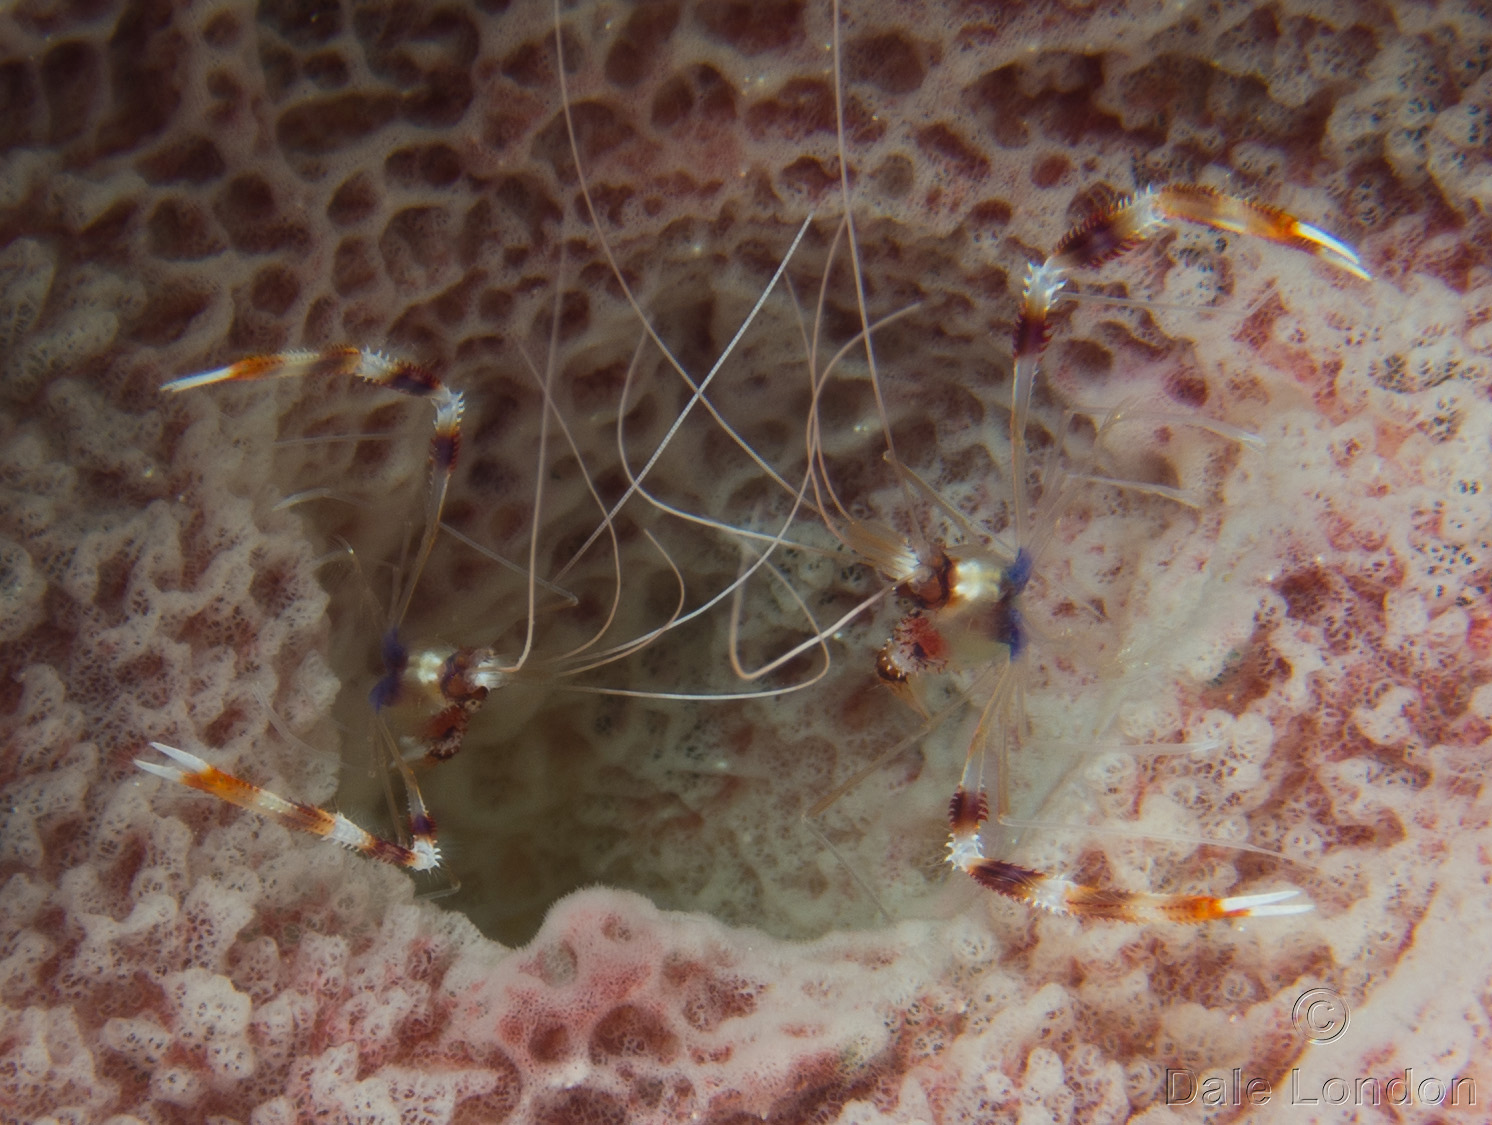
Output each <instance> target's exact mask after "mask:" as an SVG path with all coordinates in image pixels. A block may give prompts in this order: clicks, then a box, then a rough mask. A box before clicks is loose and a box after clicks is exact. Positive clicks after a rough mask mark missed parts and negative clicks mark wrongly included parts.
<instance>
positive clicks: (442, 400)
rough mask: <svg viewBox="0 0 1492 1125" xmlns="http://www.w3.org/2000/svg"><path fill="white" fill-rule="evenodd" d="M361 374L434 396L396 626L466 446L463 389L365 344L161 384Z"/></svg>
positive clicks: (259, 360)
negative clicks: (422, 490)
mask: <svg viewBox="0 0 1492 1125" xmlns="http://www.w3.org/2000/svg"><path fill="white" fill-rule="evenodd" d="M323 376H325V377H335V378H347V377H351V378H357V379H362V380H363V381H364V382H366V383H372V384H373V385H374V386H377V387H387V388H388V389H389V390H391V391H398V392H399V393H400V394H403V395H409V396H411V397H413V398H422V399H427V400H429V402H430V404H431V405H432V406H433V407H434V408H435V433H434V435H433V436H432V437H431V439H430V495H429V499H428V501H427V503H426V509H425V531H424V534H423V535H422V536H421V538H420V547H419V551H418V553H417V554H416V555H415V560H414V566H413V567H412V568H411V569H410V574H409V581H408V584H407V586H406V587H405V589H404V592H403V593H402V594H401V595H400V596H399V598H398V601H397V603H396V605H395V607H394V613H393V617H392V627H393V628H397V627H398V626H399V624H400V623H401V622H403V620H404V615H405V613H406V612H407V611H408V610H409V601H410V599H411V598H412V597H413V596H414V590H415V586H416V584H417V583H418V581H419V576H420V572H421V571H422V570H423V569H424V567H425V562H426V560H427V559H428V558H429V557H430V550H431V548H432V547H434V545H435V536H436V534H437V532H438V531H439V530H440V517H441V513H442V511H443V510H444V509H445V498H446V491H447V489H448V488H449V487H450V483H451V474H452V473H453V472H454V471H455V469H456V455H457V453H458V452H459V451H460V448H461V414H462V411H463V410H464V409H465V403H464V402H463V400H462V397H461V393H460V392H459V391H453V390H451V389H450V388H449V387H447V386H446V385H445V384H444V383H442V382H441V381H440V379H439V378H437V377H436V376H435V374H434V373H433V372H431V371H428V370H426V369H425V368H423V367H420V366H419V365H417V364H413V363H409V362H406V361H404V360H399V359H392V358H390V357H389V356H386V355H384V354H383V353H382V352H376V351H370V350H368V349H366V348H354V347H340V348H331V349H329V350H327V351H321V352H313V351H294V352H283V353H281V354H280V355H267V356H251V357H250V358H248V359H241V360H239V361H238V362H237V363H231V364H229V365H228V366H227V367H219V368H217V369H216V370H215V371H204V372H202V373H201V374H200V375H187V376H184V377H183V378H180V379H173V380H171V382H169V383H167V384H165V385H164V386H163V387H162V388H161V389H162V390H166V391H173V392H175V391H186V390H191V389H193V388H195V387H206V386H210V385H212V384H214V383H233V382H251V381H253V380H256V379H285V378H302V377H312V378H320V377H323Z"/></svg>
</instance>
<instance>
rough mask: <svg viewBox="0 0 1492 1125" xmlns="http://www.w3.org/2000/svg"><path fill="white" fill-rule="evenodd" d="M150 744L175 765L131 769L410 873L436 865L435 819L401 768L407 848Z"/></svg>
mask: <svg viewBox="0 0 1492 1125" xmlns="http://www.w3.org/2000/svg"><path fill="white" fill-rule="evenodd" d="M150 745H151V746H153V747H154V748H155V749H156V750H158V751H160V752H161V753H162V754H164V755H165V756H166V757H168V758H170V759H171V760H172V761H173V762H174V763H176V764H175V765H169V766H163V765H160V764H159V763H157V762H146V761H142V760H140V759H139V758H136V759H135V765H137V766H139V767H140V768H141V769H142V770H144V771H145V772H146V773H153V774H155V775H156V776H157V777H163V778H165V779H166V780H167V781H175V782H179V783H180V784H182V785H185V786H186V787H187V788H188V789H197V790H200V791H201V792H203V793H209V794H211V795H212V796H214V797H217V798H218V799H219V800H222V801H227V802H228V803H229V804H232V805H237V806H239V807H240V808H244V809H249V810H250V811H252V812H256V813H259V814H260V815H261V816H267V817H269V818H270V819H271V820H278V821H279V822H280V823H281V824H283V825H285V826H286V827H287V828H294V829H297V830H299V831H301V832H309V833H311V835H313V836H320V837H321V838H322V839H324V840H329V841H331V842H332V843H334V844H341V845H342V846H343V847H345V848H351V849H352V850H353V851H355V852H361V853H362V854H363V855H365V856H368V857H369V858H371V859H376V860H380V861H381V862H383V863H389V864H393V865H394V866H395V867H403V868H407V869H408V870H410V871H433V870H434V869H435V868H436V867H438V866H440V848H439V847H438V846H437V845H436V843H435V821H434V820H432V819H431V817H430V814H429V812H428V811H427V810H426V808H425V801H424V799H423V798H422V797H421V796H420V790H419V787H418V786H417V785H416V784H415V783H414V778H413V776H412V775H411V774H410V773H409V772H408V770H407V769H406V770H405V771H404V786H405V792H406V794H407V798H408V801H409V834H410V838H411V841H412V843H411V845H410V846H409V847H405V846H404V845H403V844H399V843H395V842H394V841H392V840H385V839H384V838H383V837H381V836H375V835H373V834H372V833H371V832H368V831H367V830H365V829H363V828H359V827H358V826H357V825H356V824H354V823H353V822H352V821H350V820H348V819H347V818H346V817H345V816H343V815H342V814H341V813H330V812H327V811H326V810H325V809H321V808H317V807H316V806H315V805H303V804H301V803H300V802H298V801H287V800H285V798H283V797H280V796H277V795H276V794H274V793H271V792H269V790H267V789H260V788H259V787H258V786H257V785H251V784H249V783H248V782H247V781H243V780H240V779H239V778H236V777H234V776H233V775H232V774H228V773H224V772H223V771H222V770H220V769H218V768H217V767H216V766H211V765H208V764H207V763H206V762H204V761H203V760H202V759H201V758H199V757H197V756H196V755H195V754H189V753H187V752H186V751H185V750H178V749H177V748H176V747H174V746H167V745H166V744H165V743H163V742H152V743H151V744H150Z"/></svg>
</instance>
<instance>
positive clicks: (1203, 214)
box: [1011, 184, 1372, 543]
mask: <svg viewBox="0 0 1492 1125" xmlns="http://www.w3.org/2000/svg"><path fill="white" fill-rule="evenodd" d="M1181 223H1192V224H1195V225H1197V226H1202V227H1207V228H1208V229H1210V230H1217V231H1224V232H1227V233H1230V234H1243V235H1248V236H1250V237H1252V238H1260V239H1263V240H1264V241H1266V242H1274V243H1277V244H1279V245H1281V246H1285V247H1288V248H1289V249H1292V250H1299V251H1302V252H1303V253H1306V254H1310V255H1311V256H1312V257H1315V258H1319V259H1321V260H1322V261H1324V262H1327V263H1329V264H1331V265H1333V266H1335V267H1337V268H1338V269H1340V270H1342V271H1344V272H1346V273H1348V274H1351V275H1352V276H1353V277H1356V278H1361V279H1362V280H1364V281H1369V280H1372V275H1371V274H1369V273H1368V271H1367V270H1365V269H1364V268H1363V265H1362V261H1361V259H1359V258H1358V256H1357V253H1356V252H1355V251H1354V250H1353V249H1352V247H1350V246H1348V245H1347V244H1346V243H1344V242H1342V241H1341V240H1339V239H1337V238H1334V237H1333V236H1332V235H1330V234H1328V233H1327V232H1326V231H1324V230H1322V229H1321V228H1319V227H1315V226H1312V225H1311V224H1309V223H1303V222H1301V221H1300V220H1299V219H1297V218H1295V217H1294V216H1293V215H1291V214H1289V213H1287V212H1285V211H1282V210H1280V209H1279V208H1277V207H1267V206H1265V205H1264V204H1261V203H1252V202H1250V201H1248V200H1246V199H1239V198H1237V197H1236V196H1231V195H1225V194H1224V193H1223V192H1220V191H1216V190H1214V189H1213V188H1208V187H1202V186H1200V185H1197V184H1169V185H1167V186H1165V187H1159V188H1149V189H1146V190H1145V191H1142V192H1140V193H1139V194H1138V195H1135V196H1133V197H1131V198H1129V199H1124V200H1121V201H1120V202H1118V203H1116V204H1114V205H1113V206H1112V207H1110V208H1108V209H1107V210H1105V211H1100V212H1099V213H1098V214H1096V215H1094V216H1093V217H1092V218H1090V219H1088V220H1087V221H1086V222H1084V223H1082V224H1080V225H1078V226H1077V227H1074V228H1073V229H1072V230H1071V231H1069V232H1068V233H1067V234H1066V235H1064V236H1063V238H1062V240H1061V241H1060V242H1058V243H1057V248H1056V249H1055V250H1054V251H1052V253H1051V255H1050V256H1049V257H1048V258H1047V259H1046V261H1044V262H1042V263H1041V264H1040V265H1037V264H1035V263H1032V264H1031V265H1029V266H1028V267H1027V269H1026V285H1025V290H1024V291H1023V293H1022V294H1021V310H1020V315H1019V316H1018V317H1017V319H1016V323H1015V357H1014V364H1015V375H1014V379H1013V380H1012V389H1011V397H1012V406H1013V414H1012V422H1011V425H1012V431H1011V432H1012V441H1011V445H1012V447H1013V449H1014V450H1015V453H1014V457H1015V460H1016V465H1015V469H1016V472H1015V496H1016V504H1015V533H1016V541H1017V542H1019V543H1024V542H1025V539H1024V534H1025V511H1024V507H1025V505H1024V501H1023V500H1022V499H1021V486H1022V483H1023V482H1024V480H1025V477H1024V475H1023V473H1022V471H1021V464H1020V457H1021V453H1020V449H1021V443H1022V442H1023V441H1024V438H1025V432H1026V417H1027V414H1028V412H1029V410H1030V405H1031V390H1032V388H1033V387H1034V386H1035V383H1036V373H1037V369H1038V367H1039V365H1040V362H1041V356H1042V353H1043V352H1044V351H1045V350H1046V345H1047V342H1048V340H1049V339H1050V337H1051V324H1050V322H1049V320H1048V317H1049V315H1050V313H1051V310H1052V307H1053V305H1054V304H1055V303H1056V300H1057V297H1058V295H1059V294H1060V293H1061V292H1062V289H1063V287H1064V286H1065V285H1066V284H1067V277H1068V275H1069V274H1070V273H1071V272H1072V271H1073V270H1077V269H1090V268H1095V267H1097V266H1101V265H1103V264H1104V263H1105V262H1108V261H1111V260H1113V259H1114V258H1117V257H1119V256H1120V255H1122V254H1124V253H1127V252H1128V251H1130V250H1132V249H1134V248H1135V247H1136V246H1138V245H1140V244H1141V243H1142V242H1144V241H1145V240H1146V239H1149V238H1154V237H1155V236H1156V235H1157V234H1159V233H1160V232H1161V231H1163V230H1165V229H1167V228H1168V227H1174V226H1177V225H1179V224H1181Z"/></svg>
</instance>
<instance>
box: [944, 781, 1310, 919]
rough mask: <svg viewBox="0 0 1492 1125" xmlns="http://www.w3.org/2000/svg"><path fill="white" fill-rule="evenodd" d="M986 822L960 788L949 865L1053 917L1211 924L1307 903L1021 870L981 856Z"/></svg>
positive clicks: (979, 805) (977, 797)
mask: <svg viewBox="0 0 1492 1125" xmlns="http://www.w3.org/2000/svg"><path fill="white" fill-rule="evenodd" d="M988 817H989V800H988V798H987V797H986V796H985V793H984V790H982V789H980V790H978V791H976V792H974V793H971V792H970V791H969V790H967V789H965V788H964V787H963V786H962V785H960V786H959V787H958V789H957V791H956V792H955V793H954V794H953V800H952V801H951V802H949V806H948V823H949V826H950V829H951V832H950V835H949V839H948V862H949V863H951V864H952V865H953V866H954V867H957V868H958V869H959V870H960V871H963V872H964V873H965V874H967V875H969V876H970V877H971V878H972V879H973V880H974V881H975V882H976V883H978V884H979V885H980V886H982V887H984V888H985V889H986V890H991V891H994V892H995V893H996V894H1001V895H1004V896H1006V897H1007V898H1012V899H1015V901H1017V902H1021V903H1025V904H1026V905H1027V906H1033V907H1036V908H1037V909H1039V910H1046V911H1049V912H1050V913H1052V914H1071V915H1073V916H1074V917H1078V918H1103V919H1108V920H1110V921H1118V922H1213V921H1217V920H1219V919H1223V918H1266V917H1275V916H1279V915H1285V914H1304V913H1306V912H1308V911H1310V910H1312V909H1314V907H1313V906H1312V905H1311V904H1310V903H1309V902H1286V901H1285V900H1286V899H1290V898H1294V897H1295V896H1296V895H1297V894H1299V893H1300V892H1299V891H1294V890H1288V891H1267V892H1265V893H1264V894H1257V895H1234V896H1232V897H1229V898H1218V897H1216V896H1214V895H1186V894H1176V895H1159V894H1145V893H1141V892H1135V891H1119V890H1112V889H1105V888H1101V887H1090V886H1085V885H1083V884H1082V883H1074V882H1072V881H1071V880H1070V879H1063V878H1061V877H1060V876H1057V875H1048V874H1046V873H1045V872H1042V871H1033V870H1032V869H1031V868H1029V867H1020V866H1018V865H1017V864H1014V863H1007V862H1005V861H1004V860H999V859H990V858H988V857H987V856H986V855H985V854H984V846H983V844H982V842H981V840H980V835H979V834H980V829H981V828H982V827H983V825H984V822H985V820H986V819H988Z"/></svg>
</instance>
